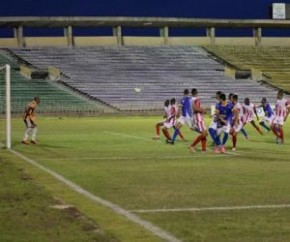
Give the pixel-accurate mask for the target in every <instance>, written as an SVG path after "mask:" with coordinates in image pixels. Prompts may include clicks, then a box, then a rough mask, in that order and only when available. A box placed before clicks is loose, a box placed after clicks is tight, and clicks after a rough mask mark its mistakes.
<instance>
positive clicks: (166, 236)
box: [9, 149, 180, 242]
mask: <svg viewBox="0 0 290 242" xmlns="http://www.w3.org/2000/svg"><path fill="white" fill-rule="evenodd" d="M9 151H10V152H11V153H13V154H14V155H16V156H18V157H19V158H21V159H23V160H25V161H26V162H28V163H30V164H32V165H33V166H35V167H37V168H39V169H40V170H43V171H45V172H47V173H48V174H50V175H52V176H53V177H54V178H56V179H57V180H58V181H60V182H62V183H64V184H65V185H67V186H68V187H69V188H70V189H72V190H73V191H75V192H78V193H79V194H82V195H83V196H85V197H87V198H89V199H90V200H92V201H94V202H96V203H98V204H101V205H103V206H104V207H107V208H110V209H111V210H113V211H114V212H115V213H117V214H119V215H122V216H124V217H126V218H127V219H128V220H130V221H133V222H134V223H136V224H139V225H141V226H142V227H143V228H145V229H146V230H148V231H150V232H151V233H152V234H154V235H156V236H158V237H160V238H162V239H164V240H165V241H170V242H171V241H172V242H179V241H180V240H179V239H177V238H175V237H174V236H173V235H171V234H170V233H169V232H167V231H164V230H162V229H161V228H159V227H157V226H155V225H153V224H152V223H150V222H148V221H146V220H143V219H141V218H140V217H138V216H137V215H135V214H133V213H131V212H130V211H127V210H125V209H123V208H121V207H119V206H118V205H116V204H114V203H111V202H109V201H107V200H105V199H102V198H100V197H98V196H95V195H94V194H92V193H90V192H89V191H87V190H85V189H84V188H82V187H80V186H78V185H77V184H75V183H73V182H71V181H69V180H68V179H66V178H64V177H63V176H61V175H60V174H58V173H56V172H54V171H52V170H50V169H48V168H46V167H44V166H42V165H40V164H39V163H37V162H36V161H34V160H32V159H30V158H28V157H26V156H24V155H22V154H21V153H19V152H17V151H15V150H12V149H9Z"/></svg>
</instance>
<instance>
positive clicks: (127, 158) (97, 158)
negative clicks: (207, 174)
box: [37, 154, 234, 161]
mask: <svg viewBox="0 0 290 242" xmlns="http://www.w3.org/2000/svg"><path fill="white" fill-rule="evenodd" d="M211 155H212V156H213V157H214V158H219V157H220V158H223V157H224V156H222V155H215V154H211ZM233 156H234V154H233ZM196 157H198V158H202V157H203V158H204V155H203V154H195V155H194V156H193V155H190V154H189V155H187V156H112V157H79V158H77V157H72V158H45V159H44V158H43V159H41V158H40V159H37V160H38V161H50V160H54V161H58V160H137V159H142V160H154V159H162V160H176V159H193V158H196Z"/></svg>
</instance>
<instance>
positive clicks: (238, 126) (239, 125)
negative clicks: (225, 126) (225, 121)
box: [233, 121, 244, 133]
mask: <svg viewBox="0 0 290 242" xmlns="http://www.w3.org/2000/svg"><path fill="white" fill-rule="evenodd" d="M243 126H244V123H243V122H241V121H240V122H239V124H238V125H233V129H234V131H235V132H236V133H238V132H240V130H241V129H242V128H243Z"/></svg>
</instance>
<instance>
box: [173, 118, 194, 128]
mask: <svg viewBox="0 0 290 242" xmlns="http://www.w3.org/2000/svg"><path fill="white" fill-rule="evenodd" d="M177 122H178V123H181V124H182V125H184V124H186V126H187V127H189V128H193V119H192V117H190V116H186V117H184V116H180V117H179V119H178V121H177Z"/></svg>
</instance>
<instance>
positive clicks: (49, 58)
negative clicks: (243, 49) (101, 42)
mask: <svg viewBox="0 0 290 242" xmlns="http://www.w3.org/2000/svg"><path fill="white" fill-rule="evenodd" d="M11 50H12V51H13V53H14V54H15V55H17V56H18V57H19V58H21V59H23V60H25V61H27V62H28V63H29V64H31V65H32V66H34V67H37V68H39V69H45V68H48V67H49V66H55V67H58V68H59V69H60V70H61V74H62V77H61V80H60V81H59V82H58V83H62V84H63V85H64V86H68V87H71V88H72V89H74V90H77V91H80V92H82V93H84V94H85V95H88V96H90V97H92V98H95V99H99V100H102V101H103V102H104V103H107V104H109V105H112V106H114V107H116V108H118V109H119V110H121V111H142V110H145V111H150V110H160V109H161V108H162V106H163V102H164V100H165V99H166V98H171V97H176V98H179V97H180V96H181V95H182V92H183V90H184V89H185V88H197V89H198V90H199V92H200V96H201V98H202V99H203V103H204V104H205V105H206V106H208V107H209V106H210V105H211V104H213V103H215V101H214V100H213V99H210V97H211V96H213V94H214V93H215V92H216V91H217V90H221V91H224V92H225V93H230V92H233V93H238V94H239V96H240V97H241V99H242V98H245V97H249V98H251V100H252V101H254V102H260V100H261V98H262V97H263V96H266V97H268V99H269V101H270V102H271V101H274V100H275V90H274V89H273V88H270V87H269V86H265V85H262V84H261V83H258V82H256V81H253V80H250V79H231V78H228V77H226V76H225V74H224V64H223V63H221V62H219V61H218V60H217V58H216V57H215V58H213V56H212V55H210V54H209V53H208V52H207V51H205V50H204V49H203V48H201V47H191V46H184V47H181V46H178V47H174V46H158V47H157V46H155V47H152V46H151V47H149V46H147V47H145V46H142V47H140V46H139V47H137V46H110V47H108V46H105V47H104V46H102V47H75V48H68V47H65V48H57V47H46V48H25V49H11ZM136 90H138V91H137V92H136ZM139 90H140V92H139Z"/></svg>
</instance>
